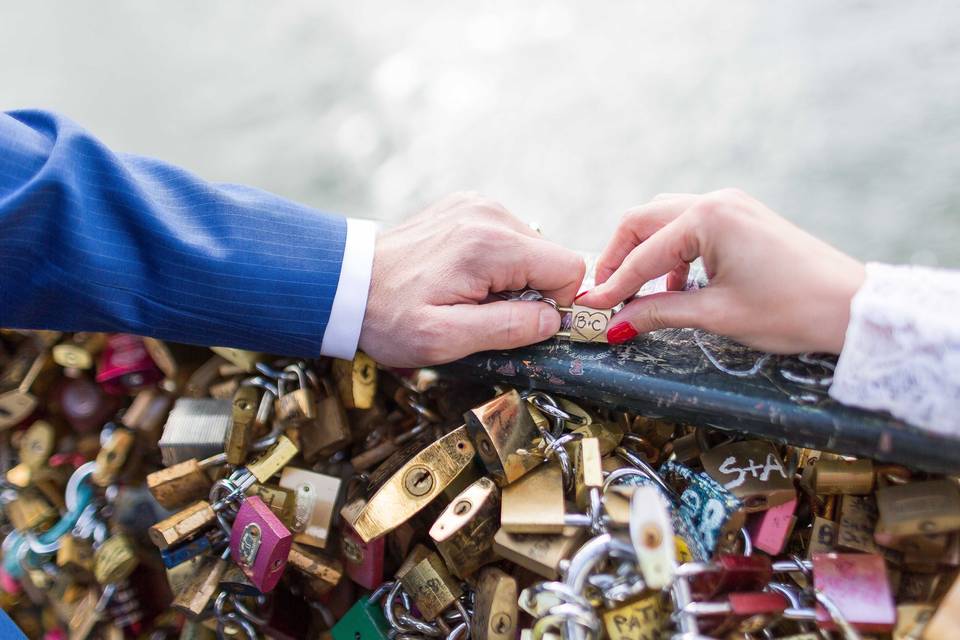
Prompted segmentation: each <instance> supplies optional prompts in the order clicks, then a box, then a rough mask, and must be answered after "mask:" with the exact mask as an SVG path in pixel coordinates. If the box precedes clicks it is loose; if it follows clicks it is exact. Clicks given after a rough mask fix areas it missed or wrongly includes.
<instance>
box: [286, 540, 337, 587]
mask: <svg viewBox="0 0 960 640" xmlns="http://www.w3.org/2000/svg"><path fill="white" fill-rule="evenodd" d="M287 562H288V564H289V565H290V566H292V567H293V568H295V569H296V570H297V571H299V572H301V573H302V574H304V575H305V576H306V577H307V578H308V579H310V581H311V582H312V584H313V586H314V588H315V589H316V590H317V591H318V593H325V592H327V591H329V590H331V589H333V588H334V587H336V586H337V585H338V584H339V583H340V579H341V578H343V563H341V562H340V561H339V560H337V559H336V558H332V557H330V556H327V555H324V554H322V553H319V552H317V551H315V550H311V549H307V548H306V547H304V546H302V545H299V544H296V543H294V544H293V546H292V547H291V548H290V555H289V557H288V559H287Z"/></svg>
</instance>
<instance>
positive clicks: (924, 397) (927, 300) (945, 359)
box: [830, 263, 960, 434]
mask: <svg viewBox="0 0 960 640" xmlns="http://www.w3.org/2000/svg"><path fill="white" fill-rule="evenodd" d="M830 395H831V396H833V397H834V398H835V399H837V400H839V401H840V402H843V403H846V404H851V405H856V406H858V407H863V408H866V409H883V410H886V411H889V412H890V413H892V414H893V415H894V416H896V417H898V418H900V419H902V420H906V421H907V422H910V423H912V424H915V425H917V426H921V427H926V428H928V429H930V430H933V431H939V432H942V433H952V434H960V271H946V270H941V269H927V268H923V267H910V266H903V267H894V266H890V265H885V264H876V263H871V264H868V265H867V278H866V281H865V282H864V284H863V286H862V287H861V288H860V290H859V291H858V292H857V294H856V295H855V296H854V298H853V302H852V303H851V305H850V324H849V326H848V327H847V334H846V340H845V342H844V345H843V353H841V354H840V361H839V362H838V363H837V370H836V375H835V376H834V380H833V386H831V388H830Z"/></svg>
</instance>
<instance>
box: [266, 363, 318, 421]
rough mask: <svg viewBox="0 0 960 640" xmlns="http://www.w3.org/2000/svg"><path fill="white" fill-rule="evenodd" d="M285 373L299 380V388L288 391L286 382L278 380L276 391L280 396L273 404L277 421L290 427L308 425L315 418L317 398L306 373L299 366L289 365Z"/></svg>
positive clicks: (282, 379) (281, 379)
mask: <svg viewBox="0 0 960 640" xmlns="http://www.w3.org/2000/svg"><path fill="white" fill-rule="evenodd" d="M284 372H285V373H295V374H296V375H297V379H298V380H299V385H300V386H299V388H297V389H295V390H293V391H288V390H287V389H286V381H285V380H284V378H280V379H279V381H278V382H277V389H278V390H279V391H280V394H279V395H278V396H277V400H276V403H275V407H276V408H275V412H276V417H277V420H280V421H281V422H284V423H288V424H290V425H291V426H302V425H304V424H309V423H311V422H313V421H314V420H316V418H317V397H316V395H315V394H314V392H313V389H311V388H310V383H309V381H308V380H307V372H306V369H304V368H303V367H302V366H300V365H290V366H289V367H286V368H285V369H284Z"/></svg>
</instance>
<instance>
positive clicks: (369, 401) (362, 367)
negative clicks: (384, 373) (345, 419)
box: [332, 351, 377, 409]
mask: <svg viewBox="0 0 960 640" xmlns="http://www.w3.org/2000/svg"><path fill="white" fill-rule="evenodd" d="M332 371H333V378H334V380H336V383H337V391H339V392H340V401H341V402H342V403H343V406H344V407H345V408H347V409H369V408H370V407H372V406H373V397H374V395H375V394H376V392H377V363H376V362H374V361H373V358H371V357H370V356H368V355H367V354H365V353H364V352H362V351H357V355H355V356H354V357H353V360H333V369H332Z"/></svg>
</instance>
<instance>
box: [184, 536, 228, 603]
mask: <svg viewBox="0 0 960 640" xmlns="http://www.w3.org/2000/svg"><path fill="white" fill-rule="evenodd" d="M228 556H229V552H228V551H224V552H223V555H221V556H220V557H219V558H216V559H207V560H206V562H205V563H204V564H203V566H201V567H200V568H199V570H198V571H197V573H196V574H195V575H194V576H193V577H192V579H191V580H190V581H189V582H188V583H187V584H186V586H185V587H184V588H182V589H181V590H179V591H177V597H176V598H175V599H174V601H173V604H172V605H171V606H172V607H173V609H174V610H176V611H180V612H181V613H183V614H184V615H186V616H187V617H189V618H199V617H200V616H201V615H202V614H203V612H204V611H205V610H206V608H207V606H208V605H209V604H210V601H211V600H212V599H213V597H214V596H215V595H216V594H217V593H218V592H219V591H220V578H222V577H223V574H224V572H225V571H226V570H227V566H228V565H229V561H228V560H227V557H228Z"/></svg>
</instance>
